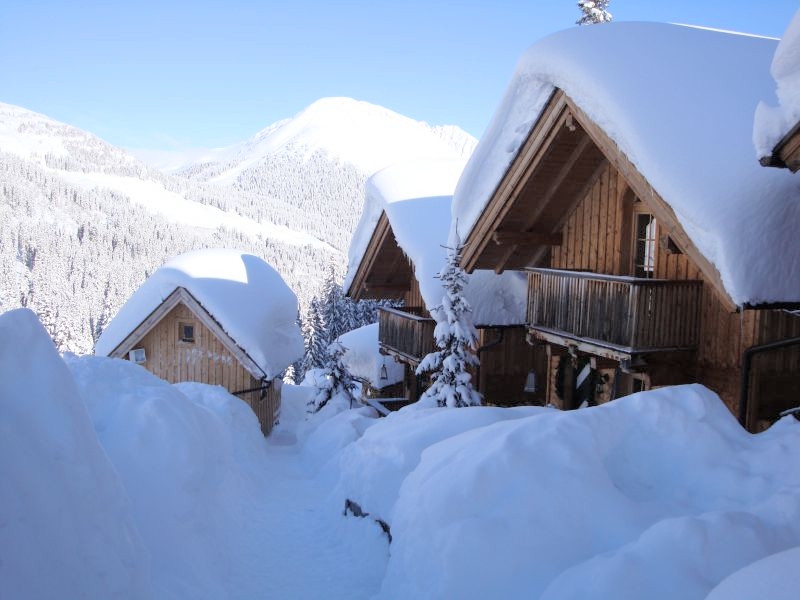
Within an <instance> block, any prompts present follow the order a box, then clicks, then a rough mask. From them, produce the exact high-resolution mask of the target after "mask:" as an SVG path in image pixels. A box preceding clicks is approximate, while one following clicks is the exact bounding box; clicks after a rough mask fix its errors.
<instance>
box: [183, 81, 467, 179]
mask: <svg viewBox="0 0 800 600" xmlns="http://www.w3.org/2000/svg"><path fill="white" fill-rule="evenodd" d="M476 144H477V140H475V138H473V137H472V136H471V135H469V134H468V133H466V132H464V131H463V130H461V129H459V128H458V127H455V126H452V125H447V126H437V127H432V126H430V125H428V124H427V123H424V122H422V121H415V120H414V119H410V118H408V117H405V116H403V115H400V114H398V113H396V112H394V111H391V110H389V109H387V108H384V107H382V106H377V105H375V104H370V103H369V102H364V101H361V100H354V99H352V98H344V97H333V98H322V99H320V100H317V101H316V102H314V103H313V104H311V105H310V106H308V107H306V108H305V109H303V110H302V111H300V112H299V113H297V114H296V115H295V116H294V117H292V118H289V119H284V120H282V121H278V122H277V123H274V124H272V125H270V126H269V127H267V128H265V129H263V130H262V131H260V132H258V133H257V134H256V135H254V136H253V137H252V138H250V139H249V140H247V141H245V142H242V143H240V144H236V145H233V146H230V147H228V148H223V149H219V150H215V151H212V152H211V153H207V154H206V156H204V157H203V158H204V160H203V161H202V162H204V163H208V162H211V163H214V167H215V168H214V169H213V170H214V175H213V179H214V180H215V181H218V182H232V181H234V180H236V178H237V177H239V176H240V175H241V173H242V172H243V171H244V170H245V169H247V168H249V167H251V166H253V165H255V164H256V163H258V162H259V161H260V160H262V159H263V158H265V157H266V156H268V155H273V154H276V153H278V152H289V153H292V154H296V155H299V156H300V157H302V158H303V159H308V158H309V157H310V156H312V155H313V154H315V153H317V152H321V153H322V154H324V155H326V156H327V157H328V158H329V159H331V160H334V161H337V162H341V163H348V164H351V165H353V166H354V167H355V168H356V169H357V170H358V171H360V172H361V173H363V174H365V175H371V174H373V173H375V172H376V171H379V170H380V169H382V168H383V167H386V166H388V165H391V164H395V163H398V162H406V161H409V160H418V159H448V158H466V157H468V156H469V155H470V154H471V153H472V150H473V149H474V148H475V145H476ZM187 167H188V165H187ZM189 168H190V167H189ZM195 168H196V167H195Z"/></svg>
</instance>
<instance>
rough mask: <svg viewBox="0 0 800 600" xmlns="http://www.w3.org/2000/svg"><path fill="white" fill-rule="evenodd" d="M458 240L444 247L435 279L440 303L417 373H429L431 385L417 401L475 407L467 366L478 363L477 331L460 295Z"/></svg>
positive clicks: (463, 281) (462, 278)
mask: <svg viewBox="0 0 800 600" xmlns="http://www.w3.org/2000/svg"><path fill="white" fill-rule="evenodd" d="M462 249H463V245H461V244H460V243H459V244H458V245H456V247H453V248H450V247H448V248H447V262H446V263H445V266H444V268H443V269H442V270H441V271H440V272H439V274H438V275H437V278H438V279H440V280H441V282H442V287H443V288H444V297H443V298H442V304H440V305H439V306H437V307H436V308H435V309H434V310H433V311H432V312H433V314H434V315H435V316H436V320H437V324H436V329H435V330H434V337H435V338H436V346H437V347H438V348H439V350H437V351H435V352H431V353H430V354H428V355H427V356H426V357H425V358H423V359H422V362H420V364H419V367H417V375H422V374H424V373H430V377H431V386H430V387H429V388H428V389H427V390H425V393H424V394H423V395H422V398H421V400H422V401H423V402H424V401H425V400H434V401H436V404H437V405H438V406H449V407H454V408H455V407H462V406H479V405H480V403H481V395H480V393H478V391H477V390H475V389H474V388H473V387H472V375H471V374H470V373H469V371H468V368H469V367H470V366H476V365H477V364H478V358H477V357H476V356H475V347H476V346H477V343H478V332H477V331H476V329H475V325H474V324H473V323H472V317H471V312H472V308H471V307H470V305H469V302H467V300H466V298H465V297H464V293H463V292H464V286H465V285H466V283H467V276H466V274H465V273H464V271H463V269H461V267H460V266H459V262H460V259H461V250H462Z"/></svg>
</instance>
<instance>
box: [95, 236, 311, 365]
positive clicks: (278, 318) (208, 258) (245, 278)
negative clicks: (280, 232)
mask: <svg viewBox="0 0 800 600" xmlns="http://www.w3.org/2000/svg"><path fill="white" fill-rule="evenodd" d="M178 287H183V288H186V289H187V290H188V291H189V292H190V293H191V294H192V295H193V296H194V297H195V299H197V301H198V302H200V304H201V305H202V306H203V307H204V308H205V309H206V310H207V311H208V312H209V314H210V315H211V316H212V317H213V318H214V319H215V320H216V321H217V322H218V323H219V324H220V325H221V326H222V328H223V329H224V330H225V332H226V333H227V334H228V335H229V336H230V337H231V338H232V339H233V340H234V341H235V342H236V344H237V345H238V346H239V347H240V348H241V349H242V350H244V351H245V352H246V353H247V354H248V355H249V356H250V358H252V359H253V361H254V362H255V363H256V364H257V365H258V367H259V368H260V369H261V370H262V371H263V373H264V376H265V377H266V378H267V379H273V378H275V377H276V376H278V374H279V373H281V372H282V371H283V370H284V369H286V367H288V366H289V365H290V364H291V363H292V362H294V361H295V360H297V359H298V358H299V357H300V356H301V355H302V354H303V340H302V337H301V335H300V328H299V327H298V325H297V297H296V296H295V295H294V292H292V290H290V289H289V288H288V286H287V285H286V284H285V283H284V281H283V279H282V278H281V276H280V275H279V274H278V273H277V272H276V271H275V270H274V269H273V268H272V267H270V266H269V265H268V264H267V263H265V262H264V261H263V260H262V259H260V258H258V257H257V256H255V255H252V254H247V253H244V252H241V251H238V250H222V249H214V250H196V251H194V252H188V253H186V254H183V255H181V256H178V257H177V258H174V259H172V260H170V261H169V262H167V263H166V264H165V265H164V266H162V267H161V268H160V269H158V270H157V271H156V272H155V273H153V275H151V276H150V278H149V279H148V280H147V281H145V282H144V284H142V286H141V287H140V288H139V289H138V290H137V291H136V292H135V293H134V294H133V296H131V298H130V299H129V300H128V302H126V303H125V305H124V306H123V307H122V308H121V309H120V311H119V312H118V313H117V315H116V316H115V317H114V319H113V320H112V321H111V323H109V325H108V327H107V328H106V329H105V331H103V334H102V335H101V336H100V338H99V339H98V340H97V344H96V345H95V353H96V354H98V355H104V356H108V355H109V354H110V353H111V352H113V351H114V349H115V348H116V347H117V346H118V345H119V344H120V343H121V342H122V341H123V340H124V339H125V337H127V335H128V334H130V333H131V332H132V331H133V330H134V329H135V328H136V327H137V326H138V325H139V324H140V323H141V322H142V321H143V320H144V319H145V318H146V317H147V316H148V315H149V314H150V313H151V312H152V311H153V310H155V309H156V308H157V307H158V306H159V305H160V304H161V303H162V302H163V301H164V300H165V299H166V298H167V297H168V296H169V295H170V294H171V293H172V292H173V291H175V289H177V288H178Z"/></svg>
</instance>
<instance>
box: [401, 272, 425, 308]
mask: <svg viewBox="0 0 800 600" xmlns="http://www.w3.org/2000/svg"><path fill="white" fill-rule="evenodd" d="M403 301H404V305H403V306H404V308H425V302H424V301H423V300H422V292H420V289H419V282H418V281H417V278H416V277H412V278H411V288H410V289H409V290H408V291H407V292H406V293H405V295H404V296H403ZM425 316H426V317H427V316H428V315H427V314H425Z"/></svg>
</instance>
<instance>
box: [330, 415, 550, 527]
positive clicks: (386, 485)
mask: <svg viewBox="0 0 800 600" xmlns="http://www.w3.org/2000/svg"><path fill="white" fill-rule="evenodd" d="M415 408H416V407H413V406H412V407H409V408H405V409H402V410H401V411H400V412H396V413H392V414H390V415H389V416H387V417H386V418H383V419H379V420H378V421H377V423H375V424H374V425H373V426H372V427H370V428H369V429H367V430H365V432H364V435H363V436H361V437H360V438H358V439H357V440H356V441H355V442H353V443H352V444H350V445H348V446H347V447H346V448H344V450H343V451H342V453H341V454H340V456H339V460H338V464H337V470H338V471H339V473H340V476H339V482H338V485H337V491H336V492H335V493H336V495H337V496H338V499H339V500H340V502H338V504H340V505H343V504H344V500H345V499H350V500H353V501H355V502H357V503H358V504H359V505H360V506H361V508H362V509H363V510H365V511H366V512H368V513H369V514H370V515H372V516H374V517H375V518H380V519H382V520H384V521H386V522H387V523H390V524H391V523H392V512H393V509H394V503H395V502H396V500H397V496H398V493H399V490H400V486H401V484H402V483H403V481H404V480H405V478H406V477H407V476H408V474H409V473H411V472H412V471H413V470H414V469H416V468H417V465H418V464H419V461H420V456H421V455H422V453H423V451H424V450H425V449H426V448H427V447H429V446H432V445H433V444H435V443H437V442H440V441H441V440H444V439H447V438H450V437H453V436H456V435H458V434H460V433H463V432H464V431H469V430H471V429H476V428H480V427H485V426H486V425H490V424H492V423H496V422H499V421H505V420H510V419H519V418H522V417H528V416H530V415H532V414H538V413H540V412H541V411H548V412H549V411H551V410H552V409H547V408H541V407H520V408H514V409H505V408H495V407H486V406H479V407H473V408H469V409H463V410H461V409H459V410H452V409H447V408H427V409H421V410H420V409H415Z"/></svg>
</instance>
